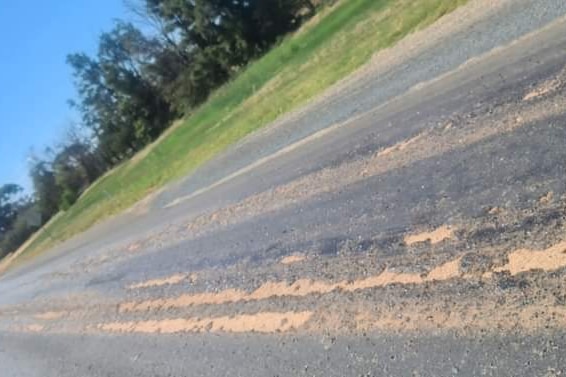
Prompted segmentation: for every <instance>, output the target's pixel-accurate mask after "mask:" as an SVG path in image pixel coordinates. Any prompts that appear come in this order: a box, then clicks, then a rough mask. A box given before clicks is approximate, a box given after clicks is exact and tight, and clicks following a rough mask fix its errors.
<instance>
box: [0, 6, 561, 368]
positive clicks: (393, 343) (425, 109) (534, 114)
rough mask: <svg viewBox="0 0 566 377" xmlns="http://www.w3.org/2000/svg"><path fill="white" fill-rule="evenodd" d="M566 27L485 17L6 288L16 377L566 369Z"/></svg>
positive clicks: (537, 19) (47, 259)
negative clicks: (300, 131) (408, 84)
mask: <svg viewBox="0 0 566 377" xmlns="http://www.w3.org/2000/svg"><path fill="white" fill-rule="evenodd" d="M486 4H487V8H488V9H487V10H486V9H482V12H483V13H481V12H480V13H479V14H478V13H477V12H478V9H481V8H482V7H485V6H486ZM490 7H491V8H490ZM565 13H566V4H563V2H562V1H501V2H492V1H489V2H486V1H482V0H480V1H476V2H474V1H472V2H471V3H470V5H468V6H465V7H464V8H462V9H460V10H458V11H457V12H456V13H454V14H451V15H448V16H446V17H445V18H443V19H442V20H441V21H440V23H439V24H438V25H433V26H432V28H431V29H430V30H424V31H421V32H419V33H417V34H415V35H413V36H411V37H409V39H408V40H407V41H404V42H402V43H406V44H410V43H415V44H416V45H419V41H422V40H419V38H423V37H424V36H427V35H429V36H430V35H436V36H437V39H438V40H437V41H436V42H434V43H432V45H431V46H427V49H426V51H422V52H418V51H416V50H415V52H414V54H413V55H412V56H409V58H410V59H409V60H410V62H405V63H403V61H402V56H398V57H396V58H395V55H394V54H395V49H393V51H388V52H387V54H393V57H392V58H391V59H392V61H394V62H395V64H392V65H391V66H387V64H384V65H382V66H380V65H379V64H377V67H374V68H372V67H369V68H367V69H365V70H362V71H361V72H360V73H359V74H358V76H354V78H352V79H351V80H350V81H348V82H344V83H342V84H341V85H342V87H341V88H340V90H336V93H334V94H332V93H331V94H329V95H328V96H327V97H326V98H323V99H321V100H320V101H318V102H317V103H315V104H314V105H312V106H311V107H309V108H306V109H305V110H304V111H302V112H298V113H296V114H294V115H293V116H291V117H290V118H289V119H287V120H286V122H287V123H288V125H289V127H290V128H287V127H286V124H285V122H282V123H281V124H279V125H275V126H274V128H272V129H268V130H267V131H265V132H262V133H260V134H259V135H254V136H253V137H252V138H251V139H248V140H247V141H245V142H243V143H241V144H240V145H239V146H236V147H235V148H234V149H232V150H231V151H228V152H227V154H225V155H224V156H221V157H219V158H218V159H216V160H215V161H213V162H211V164H209V166H208V168H211V167H214V166H220V165H222V166H223V168H224V169H225V170H226V171H225V172H224V174H223V176H222V177H217V179H216V178H215V179H212V178H207V176H206V171H207V170H206V169H207V167H204V168H203V169H201V170H200V171H199V172H197V173H195V174H194V175H193V176H192V177H189V178H188V179H187V180H186V181H184V182H181V183H179V184H177V185H175V186H172V187H171V188H169V189H167V190H166V191H164V192H162V193H160V195H158V196H156V197H154V198H153V199H152V201H149V202H147V203H142V204H141V205H140V206H138V208H135V209H134V210H132V211H131V213H129V214H125V215H124V216H123V217H121V218H118V219H114V220H112V221H110V222H108V223H107V224H103V225H101V226H99V227H97V228H96V229H94V230H92V231H91V232H89V233H87V234H85V235H83V236H80V237H78V238H77V239H75V240H71V241H69V242H68V243H66V244H65V245H62V246H61V247H59V248H58V249H57V250H53V251H51V252H50V253H47V254H46V256H44V257H42V259H40V260H38V261H36V262H35V263H33V264H29V265H26V266H21V267H19V268H17V269H14V270H12V271H10V272H9V273H7V274H5V275H4V277H3V278H2V280H0V368H1V369H0V375H1V376H18V377H20V376H41V377H44V376H148V377H149V376H152V377H153V376H460V375H461V376H483V375H486V376H563V375H566V231H565V230H566V217H565V216H566V215H565V208H566V19H564V18H562V17H563V16H562V15H563V14H565ZM474 17H476V18H477V19H474ZM482 17H483V18H482ZM482 20H483V21H482ZM460 21H461V22H460ZM472 21H473V22H472ZM466 22H470V23H471V25H467V24H466ZM474 25H475V28H476V29H474ZM478 25H479V26H478ZM435 28H436V29H435ZM451 28H452V29H451ZM477 28H480V29H481V28H483V29H482V30H481V31H478V30H477ZM447 29H448V30H449V31H450V32H451V36H450V38H453V39H450V38H449V37H447V36H445V39H446V40H444V39H443V38H440V37H438V34H435V33H440V34H439V35H443V34H442V31H443V30H444V31H445V32H446V30H447ZM427 33H428V34H427ZM474 33H475V34H474ZM482 33H483V34H482ZM498 33H499V34H498ZM490 38H491V39H490ZM490 41H491V43H492V45H490V44H489V43H488V42H490ZM423 43H424V42H423ZM482 43H483V45H482ZM478 45H482V46H484V45H485V46H484V47H482V48H483V50H482V48H479V47H478ZM406 46H407V45H405V47H406ZM496 47H497V48H496ZM493 48H496V49H495V50H492V49H493ZM455 49H460V50H458V51H457V50H455ZM474 49H479V50H477V51H476V50H474ZM417 50H418V49H417ZM405 51H406V50H405ZM430 51H436V52H435V55H434V56H431V53H430ZM466 51H467V52H466ZM442 54H444V55H442ZM451 54H455V55H458V56H460V55H461V59H464V60H463V61H459V60H458V59H456V58H455V57H454V56H453V55H451ZM467 54H471V55H473V56H475V58H474V59H472V60H471V61H468V58H469V57H471V56H468V58H466V56H467ZM409 55H410V54H409ZM443 56H444V57H445V60H446V61H448V60H450V59H451V56H452V58H454V59H453V60H454V62H453V64H454V66H453V67H449V66H446V67H444V68H442V69H439V71H438V72H429V73H428V76H427V75H424V74H423V76H422V78H421V80H420V81H421V82H422V83H421V84H420V85H417V86H416V87H412V88H411V89H410V90H405V91H403V93H401V94H398V93H396V92H395V90H400V89H399V88H397V89H395V88H394V87H388V86H387V85H389V84H388V82H389V81H391V82H396V83H398V82H400V81H403V80H406V79H407V77H408V76H411V73H410V72H414V71H413V70H412V69H409V68H410V64H413V63H411V62H414V61H415V59H416V60H418V59H421V60H422V62H420V66H426V64H432V63H431V62H432V60H431V59H433V60H434V59H436V60H442V57H443ZM382 57H385V56H384V55H382ZM395 59H401V60H395ZM465 61H467V62H466V63H465V64H463V65H462V64H461V63H464V62H465ZM427 62H428V63H427ZM403 64H406V65H403ZM407 67H409V68H407ZM449 68H450V69H449ZM384 70H385V71H384ZM403 72H405V74H406V75H405V76H403V75H402V74H403ZM407 72H409V73H407ZM388 80H389V81H388ZM376 82H378V83H380V85H377V84H375V83H376ZM372 83H373V84H372ZM386 87H387V88H389V89H387V90H390V91H392V94H391V95H390V97H391V98H386V97H387V94H382V92H380V90H383V91H385V90H386V89H384V88H386ZM341 93H342V94H341ZM370 99H372V100H371V101H370ZM372 101H373V102H372ZM356 103H357V104H359V108H357V109H356V108H355V104H356ZM370 105H371V106H370ZM346 108H349V110H344V109H346ZM317 112H318V113H317ZM316 114H319V115H318V116H317V115H316ZM312 119H318V121H319V122H323V120H324V119H326V120H328V122H327V124H326V127H322V126H321V127H320V130H317V129H314V128H313V129H311V132H310V133H309V134H308V135H302V136H301V138H300V140H302V141H296V140H293V136H292V135H291V136H288V143H287V145H281V146H279V147H278V148H275V147H274V148H275V149H276V150H275V151H270V152H269V153H267V152H266V151H265V150H261V151H257V150H255V151H254V152H253V153H252V152H250V153H251V154H252V155H255V156H256V159H255V162H254V163H253V164H252V165H251V166H250V165H246V166H247V167H242V166H240V165H241V164H242V163H241V162H239V161H238V159H237V158H235V157H234V156H239V155H242V154H243V151H245V150H246V148H252V147H251V146H253V145H256V144H259V143H260V141H266V140H267V141H269V140H273V138H274V137H275V136H277V137H276V139H277V140H279V141H280V140H281V135H280V134H279V133H281V132H284V130H292V129H293V127H296V128H298V127H299V125H300V124H301V123H300V122H306V120H309V122H308V124H310V125H311V126H312V125H313V124H314V123H312V122H315V121H312V122H310V120H312ZM321 119H323V120H321ZM305 127H307V128H308V127H309V126H308V125H305ZM312 127H315V126H312ZM317 127H318V126H317ZM289 132H291V131H289ZM274 135H275V136H274ZM304 137H306V139H304ZM267 141H266V143H267ZM254 143H255V144H254ZM270 145H272V146H273V145H274V144H270ZM250 150H251V149H250ZM254 153H255V154H254ZM262 153H263V154H266V155H262ZM273 153H275V155H273ZM270 156H271V157H270ZM230 164H231V165H230ZM211 174H212V175H214V174H217V173H211ZM215 182H216V183H215Z"/></svg>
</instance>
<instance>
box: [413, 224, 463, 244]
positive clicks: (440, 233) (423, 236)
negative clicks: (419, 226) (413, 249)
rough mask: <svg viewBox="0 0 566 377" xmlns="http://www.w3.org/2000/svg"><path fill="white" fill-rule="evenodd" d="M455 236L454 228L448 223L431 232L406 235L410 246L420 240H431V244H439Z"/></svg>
mask: <svg viewBox="0 0 566 377" xmlns="http://www.w3.org/2000/svg"><path fill="white" fill-rule="evenodd" d="M453 236H454V229H452V228H451V227H449V226H448V225H443V226H441V227H439V228H437V229H435V230H433V231H430V232H422V233H417V234H410V235H408V236H405V243H406V244H407V245H409V246H411V245H414V244H416V243H420V242H427V241H429V242H430V243H431V244H433V245H434V244H437V243H439V242H442V241H444V240H447V239H451V238H452V237H453Z"/></svg>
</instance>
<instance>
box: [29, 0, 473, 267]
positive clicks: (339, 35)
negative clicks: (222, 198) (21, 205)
mask: <svg viewBox="0 0 566 377" xmlns="http://www.w3.org/2000/svg"><path fill="white" fill-rule="evenodd" d="M466 1H467V0H342V1H339V2H338V3H337V4H336V5H334V6H333V7H331V8H327V9H325V10H323V11H322V12H321V13H320V14H319V15H317V16H316V17H315V19H313V20H311V21H309V22H308V23H307V24H305V25H304V26H303V27H302V28H301V30H299V31H297V32H296V33H295V34H294V35H292V36H289V37H288V38H286V39H285V40H284V41H282V43H281V44H279V45H278V46H277V47H275V48H274V49H272V50H271V51H270V52H269V53H268V54H266V55H265V56H264V57H263V58H261V59H259V60H258V61H256V62H254V63H253V64H250V65H249V66H248V67H247V68H246V69H245V70H244V71H243V72H242V73H241V74H240V75H239V76H238V77H237V78H235V79H234V80H233V81H231V82H230V83H228V84H227V85H225V86H224V87H223V88H221V89H220V90H218V91H217V92H216V93H215V94H214V95H213V96H212V98H210V99H209V101H208V102H206V103H205V104H204V105H202V106H201V107H200V108H199V109H198V110H197V111H195V112H194V113H193V114H192V115H191V116H190V117H187V119H184V120H183V121H182V122H181V123H180V124H179V125H178V126H177V127H175V128H174V129H173V130H171V132H168V133H167V135H166V136H164V137H162V138H160V140H159V141H158V142H156V143H154V144H153V145H152V146H150V147H148V150H145V151H142V152H141V153H140V155H138V156H136V157H134V158H133V159H132V160H131V161H128V162H126V163H124V164H122V165H121V166H119V167H118V168H116V169H114V170H113V171H112V172H111V173H110V174H107V175H106V176H104V177H103V178H101V179H100V180H99V181H98V182H96V183H95V184H94V185H93V186H92V187H91V188H90V189H89V190H88V192H87V193H85V194H84V195H83V196H82V197H81V198H80V200H79V201H78V202H77V203H76V204H75V205H74V206H73V207H72V208H70V209H69V210H68V211H67V212H66V213H64V214H62V215H61V216H59V217H58V218H57V219H56V221H53V222H51V223H50V224H49V226H48V228H49V229H47V231H46V232H43V233H42V234H41V235H39V237H37V238H36V239H35V240H34V242H32V243H31V244H30V245H29V247H28V248H27V250H25V252H24V253H23V255H25V256H26V257H29V256H32V255H34V254H37V253H38V252H39V251H41V250H44V249H46V248H49V247H51V246H53V245H54V244H55V243H57V242H60V241H63V240H65V239H68V238H69V237H71V236H73V235H75V234H77V233H79V232H81V231H84V230H86V229H87V228H89V227H90V226H92V225H93V224H95V223H96V222H97V221H100V220H102V219H104V218H107V217H108V216H111V215H113V214H116V213H119V212H120V211H123V210H125V209H127V208H128V207H130V206H132V205H133V204H134V203H136V202H137V201H139V200H141V199H142V198H144V197H145V196H147V195H148V194H150V193H151V192H152V191H154V190H156V189H158V188H160V187H162V186H163V185H165V184H167V183H168V182H171V181H173V180H175V179H178V178H180V177H182V176H184V175H186V174H188V173H190V172H191V171H192V170H194V169H195V168H197V167H198V166H199V165H201V164H202V163H204V162H206V161H207V160H209V159H210V158H212V157H213V156H215V155H216V154H218V153H219V152H221V151H222V150H224V149H225V148H226V147H227V146H229V145H230V144H232V143H234V142H236V141H238V140H239V139H241V138H242V137H244V136H246V135H248V134H249V133H250V132H253V131H254V130H257V129H258V128H260V127H262V126H264V125H266V124H268V123H270V122H272V121H273V120H275V119H276V118H277V117H279V116H280V115H281V114H283V113H285V112H287V111H289V110H292V109H294V108H296V107H298V106H300V105H303V104H305V103H306V102H307V101H308V100H310V99H312V98H313V97H315V96H316V95H317V94H319V93H321V92H322V91H323V90H324V89H326V88H328V87H329V86H331V85H332V84H334V83H335V82H337V81H338V80H340V79H341V78H343V77H344V76H346V75H348V74H349V73H351V72H353V71H354V70H355V69H356V68H359V67H360V66H361V65H363V64H364V63H366V62H367V61H368V60H369V59H370V58H371V56H372V55H373V54H374V53H375V52H376V51H378V50H381V49H383V48H386V47H389V46H391V45H393V44H394V43H395V42H397V41H399V40H400V39H402V38H403V37H404V36H406V35H407V34H409V33H411V32H413V31H415V30H417V29H419V28H422V27H424V26H427V25H429V24H431V23H432V22H434V21H435V20H436V19H438V18H439V17H441V16H442V15H444V14H446V13H448V12H450V11H452V10H454V9H455V8H457V7H458V6H459V5H461V4H463V3H465V2H466ZM48 234H49V235H50V236H48Z"/></svg>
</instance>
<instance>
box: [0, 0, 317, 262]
mask: <svg viewBox="0 0 566 377" xmlns="http://www.w3.org/2000/svg"><path fill="white" fill-rule="evenodd" d="M319 3H321V1H320V0H129V1H127V2H126V3H125V4H126V6H127V8H128V9H129V10H130V12H131V14H132V15H133V22H127V21H117V22H116V23H115V25H114V27H113V28H112V29H111V30H109V31H107V32H104V33H103V34H102V35H101V36H100V38H99V42H98V51H97V53H96V54H94V55H88V54H85V53H73V54H70V55H68V56H67V63H68V64H69V66H70V67H71V69H72V72H73V78H74V82H75V86H76V90H77V96H76V99H74V100H71V101H69V105H70V106H71V107H72V108H73V109H75V110H76V111H77V112H78V114H79V115H80V122H78V125H75V126H74V127H72V128H71V129H70V131H69V132H68V134H67V135H66V136H65V138H64V140H63V141H62V142H60V143H58V144H57V145H55V146H52V147H50V148H47V149H46V151H45V153H43V154H42V156H34V157H32V158H31V161H30V168H29V174H30V176H31V180H32V184H33V193H32V194H31V195H29V196H22V189H21V187H19V186H17V185H14V184H6V185H3V186H0V256H2V255H5V254H7V253H9V252H12V251H13V250H15V249H16V248H17V247H19V246H20V245H21V244H22V243H23V242H24V241H25V240H26V239H27V238H28V237H29V236H30V235H31V234H32V233H33V232H34V231H35V230H37V229H38V227H39V226H40V225H41V224H44V223H45V222H46V221H48V220H49V219H50V218H51V217H52V216H54V215H55V214H56V213H58V212H59V211H64V210H67V209H68V208H69V207H70V206H71V205H73V204H74V202H75V201H76V200H77V199H78V198H79V196H80V195H81V193H82V192H84V190H85V189H86V188H87V187H88V186H89V185H91V184H92V183H93V182H94V181H95V180H96V179H97V178H99V177H100V176H101V175H102V174H104V173H105V172H106V171H108V170H109V169H111V168H112V167H114V166H116V165H117V164H119V163H120V162H122V161H124V160H125V159H128V158H130V157H131V156H132V155H133V154H135V153H136V152H137V151H139V150H140V149H142V148H143V147H144V146H146V145H147V144H148V143H150V142H152V141H153V140H155V139H156V138H157V137H158V136H159V135H160V134H161V133H162V132H163V131H164V130H165V129H166V128H167V127H168V126H169V125H170V124H171V123H172V121H173V120H174V119H177V118H179V117H182V116H185V115H187V114H188V113H190V112H191V111H192V110H193V109H194V108H195V107H197V106H198V105H199V104H201V103H203V102H204V101H205V100H206V99H207V98H208V97H209V96H210V94H211V93H212V92H213V91H214V90H215V89H216V88H218V87H219V86H220V85H222V84H224V83H225V82H226V81H227V80H229V79H230V78H232V77H234V75H236V74H238V72H240V71H241V70H242V69H243V68H244V67H245V66H246V65H247V64H248V63H249V62H250V61H252V60H254V59H257V58H258V57H259V56H261V55H262V54H264V53H265V52H266V51H267V50H268V49H269V48H270V47H272V46H273V45H274V44H275V43H276V42H277V41H278V40H280V38H281V37H282V36H284V35H285V34H287V33H289V32H290V31H293V30H295V29H296V28H297V27H298V26H299V25H300V24H301V23H302V22H303V21H304V20H305V19H306V18H308V17H311V16H312V15H313V14H315V12H316V10H317V7H318V6H319V5H320V4H319ZM37 217H39V218H40V219H41V220H40V221H39V222H38V221H35V220H34V219H36V218H37ZM30 219H31V220H30Z"/></svg>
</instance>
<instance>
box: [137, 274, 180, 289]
mask: <svg viewBox="0 0 566 377" xmlns="http://www.w3.org/2000/svg"><path fill="white" fill-rule="evenodd" d="M188 278H189V275H186V274H175V275H172V276H169V277H165V278H161V279H152V280H147V281H144V282H140V283H136V284H130V285H128V287H127V289H142V288H153V287H161V286H164V285H174V284H179V283H181V282H183V281H185V280H187V279H188Z"/></svg>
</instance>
